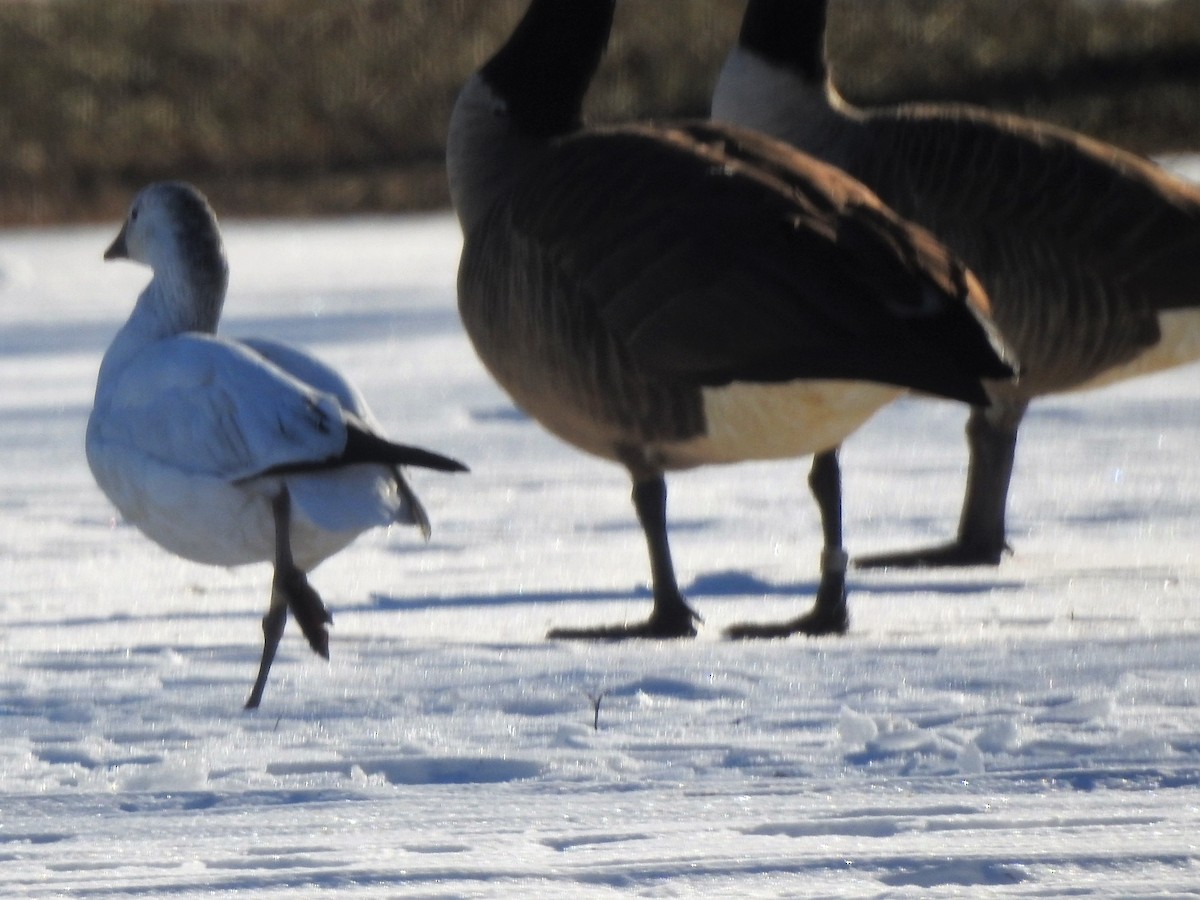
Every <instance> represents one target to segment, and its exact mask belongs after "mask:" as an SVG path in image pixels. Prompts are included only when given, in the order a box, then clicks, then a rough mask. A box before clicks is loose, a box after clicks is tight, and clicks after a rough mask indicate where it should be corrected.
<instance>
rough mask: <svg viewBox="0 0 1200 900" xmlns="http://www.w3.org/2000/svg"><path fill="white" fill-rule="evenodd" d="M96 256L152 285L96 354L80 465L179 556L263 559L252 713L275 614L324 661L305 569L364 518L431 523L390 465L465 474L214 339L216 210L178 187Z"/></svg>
mask: <svg viewBox="0 0 1200 900" xmlns="http://www.w3.org/2000/svg"><path fill="white" fill-rule="evenodd" d="M104 258H105V259H110V260H111V259H130V260H133V261H135V262H139V263H142V264H144V265H147V266H149V267H150V269H151V271H152V273H153V274H152V277H151V280H150V283H149V284H148V285H147V286H146V288H145V290H143V291H142V293H141V296H140V297H138V301H137V304H136V306H135V307H134V310H133V313H132V314H131V315H130V317H129V320H128V321H127V322H126V323H125V325H124V326H123V327H122V328H121V329H120V331H118V332H117V335H116V337H115V338H114V339H113V342H112V344H111V345H110V346H109V348H108V350H107V352H106V353H105V354H104V359H103V362H102V363H101V365H100V374H99V377H98V378H97V381H96V399H95V405H94V407H93V409H92V413H91V417H90V418H89V419H88V426H87V458H88V464H89V465H90V466H91V469H92V474H93V475H94V476H95V478H96V481H97V483H98V484H99V485H100V488H101V489H102V490H103V491H104V493H105V494H106V495H107V496H108V498H109V500H111V501H112V502H113V504H114V505H115V506H116V507H117V509H118V510H120V512H121V514H122V515H123V516H124V518H125V519H126V520H128V521H129V522H131V523H132V524H134V525H136V526H137V527H138V528H139V529H140V530H141V531H142V533H143V534H145V535H146V536H147V537H149V538H150V539H151V540H153V541H154V542H156V543H158V544H160V545H161V546H163V547H165V548H166V549H167V550H170V551H171V552H172V553H175V554H177V555H179V556H182V557H185V558H186V559H190V560H195V561H196V562H203V563H211V564H214V565H222V566H235V565H241V564H243V563H251V562H260V561H264V560H274V563H275V575H274V580H273V582H272V586H271V604H270V609H269V610H268V612H267V614H266V616H265V617H264V619H263V636H264V642H263V656H262V662H261V665H260V667H259V672H258V677H257V679H256V680H255V683H254V688H253V690H252V691H251V694H250V698H249V700H248V701H247V702H246V706H247V708H253V707H256V706H258V704H259V702H260V701H261V699H262V693H263V689H264V688H265V687H266V683H267V674H268V672H269V671H270V668H271V662H272V660H273V659H274V657H275V650H276V648H277V647H278V645H279V641H280V638H281V637H282V635H283V629H284V625H285V623H286V621H287V614H288V610H289V609H291V611H292V614H293V615H294V616H295V617H296V620H297V621H298V622H299V623H300V627H301V629H302V630H303V631H304V635H305V637H306V638H307V639H308V642H309V644H310V646H311V647H312V649H313V650H314V651H316V652H317V653H318V654H320V655H321V656H323V657H326V658H328V656H329V633H328V631H327V629H326V625H327V624H328V623H329V622H330V621H332V620H331V618H330V615H329V613H328V611H327V610H326V609H325V605H324V604H323V603H322V602H321V598H320V597H319V596H318V595H317V592H316V591H315V590H313V588H312V587H311V586H310V585H309V583H308V579H307V578H306V576H305V573H306V572H308V571H309V570H310V569H312V568H313V567H314V566H316V565H317V563H319V562H321V560H323V559H325V558H326V557H329V556H331V555H333V554H334V553H336V552H338V551H339V550H341V549H342V548H343V547H345V546H346V545H347V544H349V543H350V542H351V541H352V540H354V538H355V537H357V536H358V535H359V534H360V533H361V532H363V531H366V530H367V529H368V528H371V527H373V526H376V525H388V524H390V523H392V522H405V523H408V524H413V525H417V526H418V527H420V528H421V530H422V531H423V532H424V533H425V534H426V536H428V532H429V519H428V517H427V516H426V514H425V510H424V509H423V508H422V506H421V503H420V501H419V500H418V499H417V496H416V494H414V493H413V491H412V488H410V487H409V486H408V484H407V483H406V482H405V480H404V477H403V475H402V474H401V472H400V469H399V468H398V466H402V465H411V466H423V467H425V468H430V469H438V470H440V471H444V472H459V471H465V470H466V467H465V466H463V465H462V464H461V463H459V462H456V461H454V460H452V459H448V458H447V457H445V456H441V455H439V454H436V453H431V452H429V451H427V450H421V449H419V448H416V447H405V446H402V445H400V444H393V443H391V442H390V441H388V440H386V439H385V438H384V437H383V436H382V435H381V434H380V432H379V428H378V425H377V423H376V421H375V418H374V416H373V415H372V414H371V411H370V410H369V409H368V408H367V405H366V403H365V402H364V400H363V399H362V397H361V395H360V394H359V393H358V391H357V390H356V389H355V388H354V387H353V386H352V385H351V384H350V383H349V382H347V381H346V380H345V379H344V378H342V376H341V375H339V374H338V373H337V372H335V371H334V370H333V369H331V368H329V367H328V366H326V365H325V364H324V363H322V362H320V361H319V360H317V359H315V358H313V357H312V356H309V355H308V354H307V353H305V352H303V351H301V350H298V349H295V348H292V347H288V346H285V345H283V344H278V343H275V342H273V341H264V340H248V341H235V340H231V339H229V338H224V337H219V336H218V335H216V334H215V331H216V328H217V321H218V319H219V318H220V315H221V307H222V304H223V303H224V300H225V286H226V282H227V273H228V270H227V266H226V262H225V251H224V249H223V248H222V243H221V235H220V232H219V230H218V228H217V221H216V217H215V216H214V215H213V212H212V210H211V209H210V208H209V206H208V203H207V202H206V201H205V199H204V197H203V196H201V195H200V193H199V192H198V191H196V190H195V188H193V187H191V186H190V185H187V184H183V183H179V182H160V183H156V184H152V185H150V186H149V187H147V188H145V189H144V190H142V191H141V192H140V193H139V194H138V195H137V197H136V198H135V199H134V201H133V204H132V205H131V206H130V209H129V215H128V218H126V220H125V224H124V225H123V227H122V228H121V230H120V233H119V234H118V235H117V237H116V239H115V240H114V241H113V243H112V246H110V247H109V248H108V250H107V252H106V253H105V254H104Z"/></svg>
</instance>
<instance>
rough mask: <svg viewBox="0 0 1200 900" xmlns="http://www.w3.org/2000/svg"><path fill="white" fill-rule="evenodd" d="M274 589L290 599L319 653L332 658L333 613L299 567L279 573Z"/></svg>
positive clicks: (299, 620) (302, 626) (302, 627)
mask: <svg viewBox="0 0 1200 900" xmlns="http://www.w3.org/2000/svg"><path fill="white" fill-rule="evenodd" d="M272 587H273V589H274V590H275V591H278V592H280V593H281V594H282V595H283V596H284V597H286V598H287V605H288V609H290V610H291V611H292V616H293V618H295V620H296V623H297V624H298V625H299V626H300V630H301V631H303V632H304V636H305V638H307V639H308V645H309V646H310V647H312V649H313V652H314V653H316V654H317V655H318V656H320V657H322V658H324V659H329V629H328V627H327V626H328V625H329V624H330V623H331V622H333V616H331V615H330V614H329V610H327V609H326V608H325V604H324V603H323V602H322V601H321V595H320V594H318V593H317V592H316V591H315V590H314V589H313V587H312V585H310V584H309V583H308V579H307V578H306V577H304V573H303V572H301V571H300V570H299V569H293V570H292V571H291V572H287V573H280V572H278V571H277V572H276V573H275V582H274V584H273V586H272Z"/></svg>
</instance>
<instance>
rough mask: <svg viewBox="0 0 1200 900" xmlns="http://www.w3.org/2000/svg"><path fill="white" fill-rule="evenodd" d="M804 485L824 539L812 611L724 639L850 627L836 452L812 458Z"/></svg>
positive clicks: (733, 630) (734, 631)
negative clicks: (819, 517) (807, 488)
mask: <svg viewBox="0 0 1200 900" xmlns="http://www.w3.org/2000/svg"><path fill="white" fill-rule="evenodd" d="M808 486H809V489H810V490H811V491H812V495H813V497H814V498H815V499H816V501H817V508H818V509H819V510H820V512H821V532H822V534H823V537H824V540H825V549H824V551H823V552H822V554H821V583H820V585H819V586H818V588H817V596H816V599H815V601H814V603H813V608H812V609H810V610H809V611H808V612H806V613H805V614H804V615H802V616H800V617H798V618H795V619H791V620H789V621H786V622H780V623H777V624H767V625H752V624H746V625H734V626H732V627H730V628H728V629H727V630H726V631H725V636H726V637H728V638H731V639H734V640H745V639H749V638H781V637H790V636H791V635H793V634H807V635H811V636H816V635H822V634H845V633H846V629H848V628H849V627H850V612H849V608H848V607H847V604H846V562H847V557H846V550H845V548H844V547H843V546H842V471H841V466H840V465H839V464H838V457H837V450H836V449H833V450H828V451H826V452H824V453H818V454H817V455H816V456H814V457H813V464H812V469H811V470H810V471H809V473H808Z"/></svg>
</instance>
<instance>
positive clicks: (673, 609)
mask: <svg viewBox="0 0 1200 900" xmlns="http://www.w3.org/2000/svg"><path fill="white" fill-rule="evenodd" d="M633 505H634V507H635V508H636V509H637V514H638V521H640V522H641V523H642V530H643V531H644V532H645V533H646V544H647V547H648V548H649V550H650V573H651V576H652V578H653V579H654V609H653V610H651V612H650V618H649V619H647V620H646V621H645V622H642V623H639V624H633V625H613V626H607V627H600V628H555V629H554V630H553V631H551V632H550V634H549V635H548V636H549V637H550V638H552V639H567V640H610V641H613V640H624V639H626V638H679V637H695V635H696V626H695V622H696V620H698V619H699V618H700V617H699V616H697V615H696V613H695V612H694V611H693V610H692V608H691V607H690V606H688V605H687V602H686V601H685V600H684V599H683V594H682V593H680V591H679V585H678V584H677V583H676V581H675V566H674V565H673V564H672V562H671V547H670V544H669V543H668V542H667V483H666V481H665V480H664V479H663V477H662V476H661V475H658V476H653V477H651V478H648V479H646V480H640V481H634V485H633Z"/></svg>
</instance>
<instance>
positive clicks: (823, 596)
mask: <svg viewBox="0 0 1200 900" xmlns="http://www.w3.org/2000/svg"><path fill="white" fill-rule="evenodd" d="M823 568H824V571H823V572H822V574H821V585H820V587H819V588H817V596H816V599H815V600H814V602H813V608H812V609H810V610H809V611H808V612H806V613H805V614H804V615H802V616H799V617H797V618H795V619H789V620H788V621H786V622H774V623H766V624H761V625H759V624H754V623H752V622H747V623H743V624H740V625H732V626H730V627H729V628H726V629H725V637H726V638H728V639H729V640H733V641H745V640H763V639H768V638H786V637H791V636H792V635H794V634H806V635H808V636H809V637H819V636H821V635H826V634H845V633H846V632H847V631H848V630H849V629H850V607H849V605H848V604H847V602H846V554H845V553H844V552H843V551H842V550H841V549H840V548H838V549H836V550H833V551H827V552H826V559H825V563H824V567H823Z"/></svg>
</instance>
